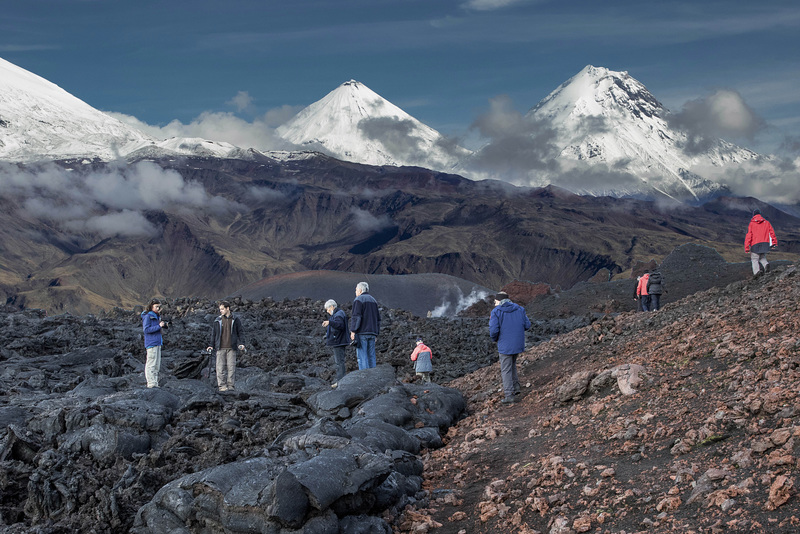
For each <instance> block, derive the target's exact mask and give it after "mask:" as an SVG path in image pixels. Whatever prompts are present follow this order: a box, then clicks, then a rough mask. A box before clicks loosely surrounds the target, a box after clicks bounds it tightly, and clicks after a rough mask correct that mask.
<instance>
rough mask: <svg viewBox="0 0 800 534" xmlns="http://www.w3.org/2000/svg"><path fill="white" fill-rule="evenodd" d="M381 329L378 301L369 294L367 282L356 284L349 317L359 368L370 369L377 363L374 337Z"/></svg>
mask: <svg viewBox="0 0 800 534" xmlns="http://www.w3.org/2000/svg"><path fill="white" fill-rule="evenodd" d="M380 330H381V312H380V310H378V303H377V302H376V301H375V299H374V298H373V297H372V295H370V294H369V284H367V283H366V282H359V283H358V285H356V298H355V300H354V301H353V315H352V316H351V317H350V339H351V340H352V341H353V342H354V344H355V346H356V358H358V368H359V369H370V368H372V367H375V366H376V365H377V358H376V356H375V338H377V337H378V333H379V332H380Z"/></svg>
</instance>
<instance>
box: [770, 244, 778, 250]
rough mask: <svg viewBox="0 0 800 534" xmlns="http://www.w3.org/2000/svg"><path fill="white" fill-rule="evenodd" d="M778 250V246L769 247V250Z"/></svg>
mask: <svg viewBox="0 0 800 534" xmlns="http://www.w3.org/2000/svg"><path fill="white" fill-rule="evenodd" d="M777 248H778V245H770V246H769V249H770V250H775V249H777Z"/></svg>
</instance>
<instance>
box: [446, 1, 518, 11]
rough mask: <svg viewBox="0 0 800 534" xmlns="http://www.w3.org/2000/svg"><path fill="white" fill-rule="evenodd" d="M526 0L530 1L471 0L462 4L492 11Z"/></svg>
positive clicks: (470, 7)
mask: <svg viewBox="0 0 800 534" xmlns="http://www.w3.org/2000/svg"><path fill="white" fill-rule="evenodd" d="M526 2H528V0H469V1H468V2H465V3H463V4H461V7H463V8H464V9H474V10H475V11H492V10H495V9H502V8H504V7H508V6H511V5H514V4H523V3H526Z"/></svg>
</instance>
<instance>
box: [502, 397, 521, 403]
mask: <svg viewBox="0 0 800 534" xmlns="http://www.w3.org/2000/svg"><path fill="white" fill-rule="evenodd" d="M516 402H517V399H516V398H515V397H506V398H504V399H503V400H501V401H500V403H501V404H514V403H516Z"/></svg>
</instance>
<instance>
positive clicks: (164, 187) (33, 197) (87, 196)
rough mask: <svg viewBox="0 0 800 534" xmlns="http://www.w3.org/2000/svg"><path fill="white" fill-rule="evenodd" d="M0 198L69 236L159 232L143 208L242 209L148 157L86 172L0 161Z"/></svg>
mask: <svg viewBox="0 0 800 534" xmlns="http://www.w3.org/2000/svg"><path fill="white" fill-rule="evenodd" d="M0 196H2V197H3V198H4V199H5V200H6V201H8V202H10V204H11V205H12V206H15V207H14V208H12V209H14V210H16V211H17V213H18V215H19V217H21V218H33V219H36V220H39V221H44V222H47V223H50V224H52V225H53V226H55V227H56V228H59V229H60V230H62V231H64V232H65V233H68V234H70V233H74V234H83V233H90V234H93V235H97V236H100V237H114V236H121V237H155V236H157V235H159V233H160V231H161V230H160V229H159V228H158V227H157V226H156V225H154V224H153V223H151V222H150V221H149V220H148V219H147V218H146V216H145V212H146V211H148V210H158V209H165V208H170V209H171V210H175V209H177V210H178V211H181V210H204V211H210V212H213V213H215V214H224V213H235V212H239V211H244V210H245V209H246V208H245V207H244V206H242V205H241V204H238V203H236V202H232V201H230V200H228V199H225V198H222V197H219V196H214V195H210V194H209V193H208V192H207V191H206V190H205V188H204V187H203V186H202V185H201V184H199V183H197V182H192V181H187V180H184V178H183V177H181V175H180V174H178V173H177V172H176V171H174V170H165V169H162V168H161V167H159V166H158V165H156V164H155V163H151V162H147V161H142V162H138V163H135V164H132V165H117V166H112V167H110V168H107V169H103V170H100V171H90V172H83V171H72V170H67V169H64V168H62V167H59V166H57V165H54V164H45V165H42V166H34V167H30V168H26V169H20V168H19V167H17V166H16V165H10V164H4V163H0Z"/></svg>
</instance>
